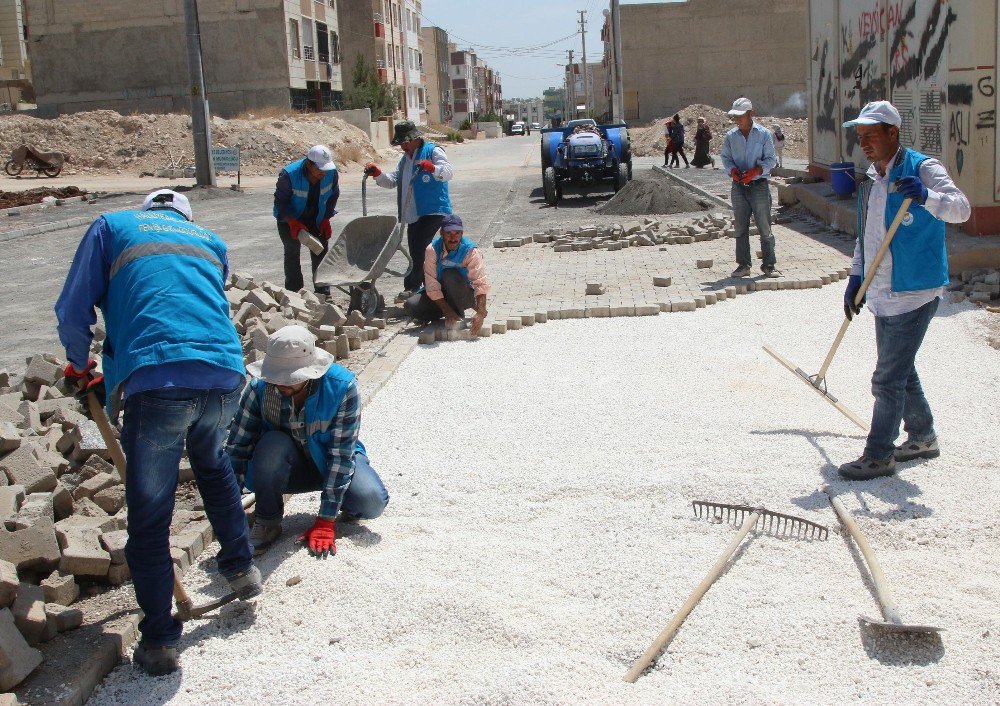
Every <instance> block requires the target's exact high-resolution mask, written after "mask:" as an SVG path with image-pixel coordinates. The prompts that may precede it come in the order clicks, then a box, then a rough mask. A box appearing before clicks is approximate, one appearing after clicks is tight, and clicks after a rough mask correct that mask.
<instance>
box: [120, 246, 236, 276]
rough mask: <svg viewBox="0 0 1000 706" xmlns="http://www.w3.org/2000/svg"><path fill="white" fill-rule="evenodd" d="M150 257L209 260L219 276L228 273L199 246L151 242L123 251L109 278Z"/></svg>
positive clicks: (211, 255) (212, 256) (210, 254)
mask: <svg viewBox="0 0 1000 706" xmlns="http://www.w3.org/2000/svg"><path fill="white" fill-rule="evenodd" d="M150 255H183V256H185V257H197V258H200V259H202V260H208V261H209V262H211V263H212V264H213V265H215V267H216V269H217V270H219V274H224V273H225V271H226V268H225V267H224V266H223V265H222V263H221V262H219V258H217V257H215V256H214V255H213V254H212V253H210V252H209V251H208V250H206V249H205V248H202V247H199V246H197V245H185V244H183V243H163V242H150V243H140V244H139V245H132V246H130V247H127V248H125V249H124V250H122V252H121V253H120V254H119V255H118V257H116V258H115V261H114V262H112V263H111V272H110V273H109V275H108V278H109V279H113V278H114V276H115V275H117V274H118V271H119V270H121V268H123V267H124V266H125V265H127V264H129V263H130V262H135V261H136V260H138V259H139V258H141V257H149V256H150Z"/></svg>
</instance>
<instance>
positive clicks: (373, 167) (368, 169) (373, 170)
mask: <svg viewBox="0 0 1000 706" xmlns="http://www.w3.org/2000/svg"><path fill="white" fill-rule="evenodd" d="M365 174H367V175H368V176H373V177H377V176H382V170H381V169H379V168H378V165H377V164H375V163H374V162H369V163H368V164H366V165H365Z"/></svg>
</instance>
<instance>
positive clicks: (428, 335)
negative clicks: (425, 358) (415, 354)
mask: <svg viewBox="0 0 1000 706" xmlns="http://www.w3.org/2000/svg"><path fill="white" fill-rule="evenodd" d="M417 343H419V344H421V345H424V346H428V345H430V344H432V343H434V331H421V332H420V336H419V337H418V338H417Z"/></svg>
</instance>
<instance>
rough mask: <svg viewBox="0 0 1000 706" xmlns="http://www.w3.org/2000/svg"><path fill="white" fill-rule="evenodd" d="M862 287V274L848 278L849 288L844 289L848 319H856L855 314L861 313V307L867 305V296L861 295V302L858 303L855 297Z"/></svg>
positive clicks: (845, 314) (845, 309)
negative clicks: (855, 301)
mask: <svg viewBox="0 0 1000 706" xmlns="http://www.w3.org/2000/svg"><path fill="white" fill-rule="evenodd" d="M860 289H861V275H851V276H850V277H848V278H847V289H846V290H844V316H846V317H847V320H848V321H851V320H853V319H854V315H855V314H860V313H861V307H863V306H864V305H865V297H861V302H860V303H859V304H857V305H855V303H854V298H855V297H857V296H858V290H860Z"/></svg>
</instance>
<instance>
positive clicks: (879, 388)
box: [840, 101, 972, 480]
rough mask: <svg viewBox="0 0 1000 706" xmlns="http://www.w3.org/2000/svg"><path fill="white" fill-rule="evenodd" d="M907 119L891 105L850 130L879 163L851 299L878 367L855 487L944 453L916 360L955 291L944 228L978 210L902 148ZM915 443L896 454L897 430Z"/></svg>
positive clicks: (865, 204)
mask: <svg viewBox="0 0 1000 706" xmlns="http://www.w3.org/2000/svg"><path fill="white" fill-rule="evenodd" d="M900 125H902V119H901V118H900V115H899V111H898V110H896V107H895V106H893V105H892V104H891V103H889V102H888V101H875V102H873V103H869V104H867V105H866V106H865V107H864V108H862V109H861V113H860V114H859V115H858V117H857V118H855V119H854V120H850V121H848V122H846V123H844V127H845V128H846V127H854V128H855V129H856V130H857V133H858V140H859V142H860V143H861V149H862V150H863V151H864V153H865V156H866V157H867V158H868V159H869V161H871V163H872V164H871V166H870V167H869V168H868V173H867V175H866V177H867V178H866V179H865V180H864V181H862V182H861V184H860V185H859V188H858V223H859V224H860V226H861V227H860V228H859V236H858V240H857V243H856V244H855V247H854V261H853V262H852V263H851V276H850V278H849V279H848V281H847V289H846V291H845V292H844V313H845V314H846V315H847V318H848V319H850V318H852V317H853V315H854V314H857V313H860V312H861V307H862V306H863V305H864V303H865V301H867V304H868V308H869V309H871V312H872V314H874V316H875V348H876V350H877V354H878V355H877V360H876V363H875V373H874V374H873V375H872V394H873V395H874V396H875V407H874V409H873V410H872V424H871V429H870V430H869V432H868V440H867V442H866V444H865V449H864V453H863V454H862V455H861V458H859V459H858V460H857V461H852V462H850V463H845V464H844V465H842V466H841V467H840V475H841V476H843V477H844V478H848V479H850V480H869V479H871V478H876V477H878V476H888V475H892V474H893V473H895V472H896V462H898V461H911V460H913V459H917V458H936V457H937V456H939V455H940V454H941V451H940V448H939V446H938V440H937V434H936V433H935V432H934V418H933V415H932V414H931V408H930V405H929V404H928V403H927V398H926V397H925V396H924V391H923V388H922V387H921V385H920V378H919V376H918V375H917V369H916V366H915V361H916V356H917V351H918V350H919V349H920V344H921V342H922V341H923V339H924V334H925V333H926V332H927V328H928V326H929V325H930V321H931V319H932V318H934V313H935V312H936V311H937V308H938V304H939V303H940V301H941V297H942V296H944V292H945V286H946V285H947V284H948V254H947V251H946V249H945V223H963V222H965V221H967V220H968V219H969V216H970V215H971V213H972V209H971V207H970V205H969V199H968V198H966V196H965V194H963V193H962V192H961V191H960V190H959V188H958V187H957V186H955V182H954V181H952V179H951V177H950V176H949V175H948V171H947V170H946V169H945V168H944V165H943V164H941V162H939V161H938V160H936V159H934V158H932V157H928V156H926V155H923V154H921V153H920V152H917V151H916V150H914V149H911V148H908V147H903V146H901V145H900V143H899V127H900ZM906 198H910V199H913V202H912V204H911V205H910V209H909V211H908V212H907V215H906V216H905V217H904V218H903V222H902V224H901V225H900V229H899V232H898V233H897V234H896V236H895V237H894V238H893V240H892V243H891V244H890V245H889V252H888V253H886V256H885V258H884V259H883V260H882V264H881V265H880V266H879V268H878V270H876V272H875V276H874V278H873V279H872V282H871V285H870V286H869V287H868V291H867V292H866V293H865V294H866V297H865V299H864V300H862V302H861V304H857V305H856V304H855V301H854V300H855V298H856V296H857V294H858V291H859V290H860V289H861V283H862V281H863V278H864V276H865V263H866V262H871V261H872V260H873V259H874V257H875V253H877V252H878V250H879V248H880V247H881V245H882V241H883V240H884V239H885V237H886V228H887V224H888V223H891V222H892V221H893V219H894V218H895V216H896V212H897V211H898V210H899V208H900V206H901V205H902V203H903V199H906ZM900 422H902V423H903V429H904V430H905V431H906V435H907V439H906V442H905V443H904V444H902V445H901V446H898V447H897V446H895V445H894V444H895V441H896V437H897V436H898V435H899V424H900Z"/></svg>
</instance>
